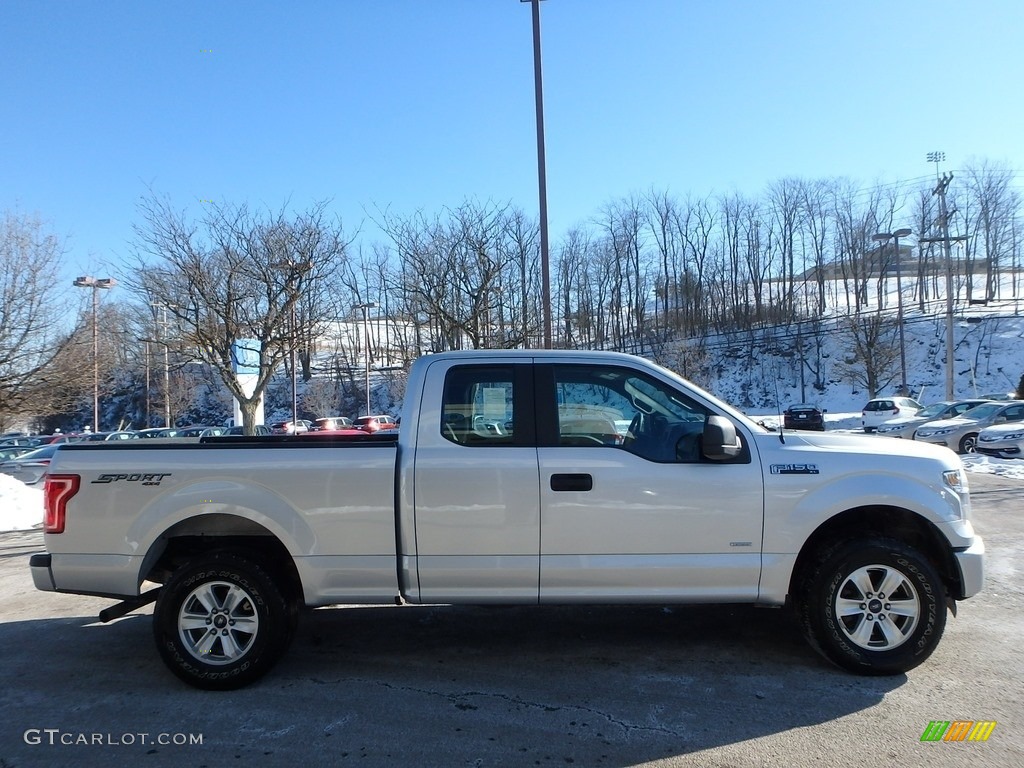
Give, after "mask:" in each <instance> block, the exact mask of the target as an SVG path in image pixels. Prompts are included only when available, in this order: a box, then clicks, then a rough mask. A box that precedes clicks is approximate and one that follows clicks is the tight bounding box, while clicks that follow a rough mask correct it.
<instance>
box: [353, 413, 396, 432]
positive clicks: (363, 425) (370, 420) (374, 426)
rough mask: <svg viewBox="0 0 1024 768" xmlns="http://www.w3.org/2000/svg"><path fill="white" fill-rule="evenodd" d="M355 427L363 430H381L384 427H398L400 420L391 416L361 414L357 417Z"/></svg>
mask: <svg viewBox="0 0 1024 768" xmlns="http://www.w3.org/2000/svg"><path fill="white" fill-rule="evenodd" d="M355 428H356V429H361V430H363V432H380V431H381V430H383V429H398V422H396V421H395V420H394V419H393V418H391V417H390V416H360V417H359V418H358V419H356V423H355Z"/></svg>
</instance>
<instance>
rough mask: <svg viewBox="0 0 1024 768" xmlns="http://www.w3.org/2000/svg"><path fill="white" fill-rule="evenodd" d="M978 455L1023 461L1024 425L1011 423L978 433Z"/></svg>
mask: <svg viewBox="0 0 1024 768" xmlns="http://www.w3.org/2000/svg"><path fill="white" fill-rule="evenodd" d="M976 449H977V451H978V453H982V454H984V455H986V456H995V457H996V458H997V459H1024V423H1021V422H1016V421H1011V422H1007V423H1005V424H996V425H994V426H991V427H985V429H983V430H981V432H979V433H978V442H977V444H976Z"/></svg>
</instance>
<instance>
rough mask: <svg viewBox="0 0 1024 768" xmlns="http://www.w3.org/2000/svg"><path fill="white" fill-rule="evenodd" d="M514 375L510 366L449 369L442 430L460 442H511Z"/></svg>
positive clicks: (507, 443)
mask: <svg viewBox="0 0 1024 768" xmlns="http://www.w3.org/2000/svg"><path fill="white" fill-rule="evenodd" d="M514 380H515V377H514V375H513V369H512V368H511V367H497V368H496V367H490V366H488V367H485V366H462V367H457V368H452V369H451V370H450V371H448V374H447V375H446V377H445V382H444V401H443V403H442V407H441V425H440V427H441V434H442V435H443V436H444V438H445V439H446V440H449V441H451V442H453V443H458V444H459V445H473V446H489V445H506V446H507V445H513V444H514V434H513V432H514V422H515V418H514V416H515V414H514V412H513V404H514V400H515V391H514V390H515V387H514V384H513V382H514Z"/></svg>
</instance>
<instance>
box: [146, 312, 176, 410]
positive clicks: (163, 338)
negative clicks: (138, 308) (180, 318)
mask: <svg viewBox="0 0 1024 768" xmlns="http://www.w3.org/2000/svg"><path fill="white" fill-rule="evenodd" d="M149 306H151V307H153V308H154V309H159V310H160V316H159V317H157V316H156V313H154V315H153V324H154V325H155V326H156V339H155V343H156V344H160V345H162V346H163V348H164V427H165V428H168V429H169V428H170V426H171V352H170V343H169V341H168V339H167V335H168V334H167V305H166V304H161V303H160V302H157V301H153V302H150V304H149ZM161 328H162V329H163V331H164V332H163V335H161V333H160V329H161Z"/></svg>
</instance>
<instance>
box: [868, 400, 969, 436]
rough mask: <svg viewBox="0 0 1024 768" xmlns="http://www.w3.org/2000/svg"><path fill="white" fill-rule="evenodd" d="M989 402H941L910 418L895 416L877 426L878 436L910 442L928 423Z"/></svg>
mask: <svg viewBox="0 0 1024 768" xmlns="http://www.w3.org/2000/svg"><path fill="white" fill-rule="evenodd" d="M987 402H989V401H988V400H981V399H976V400H956V401H951V400H942V401H940V402H938V403H932V404H931V405H928V406H925V408H924V409H922V410H920V411H918V412H917V413H915V414H914V415H912V416H897V417H896V418H895V419H889V420H888V421H883V422H882V423H881V424H879V425H878V430H877V431H878V434H880V435H886V436H887V437H902V438H906V439H907V440H910V439H912V438H913V437H914V431H915V430H916V429H917V428H918V427H920V426H922V425H924V424H926V423H928V422H929V421H938V420H939V419H955V418H956V417H957V416H960V415H961V414H963V413H966V412H967V411H969V410H971V408H974V407H975V406H978V405H982V404H984V403H987Z"/></svg>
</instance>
